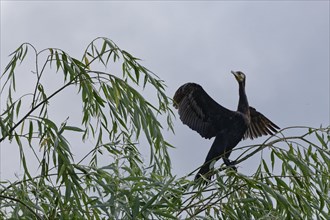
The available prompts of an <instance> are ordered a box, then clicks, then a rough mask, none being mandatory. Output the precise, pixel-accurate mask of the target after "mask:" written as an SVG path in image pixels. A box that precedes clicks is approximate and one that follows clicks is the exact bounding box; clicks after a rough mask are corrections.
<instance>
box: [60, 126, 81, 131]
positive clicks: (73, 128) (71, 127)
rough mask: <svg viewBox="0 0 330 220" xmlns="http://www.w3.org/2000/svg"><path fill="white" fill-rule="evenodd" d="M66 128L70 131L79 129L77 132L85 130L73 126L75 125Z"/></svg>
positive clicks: (65, 128)
mask: <svg viewBox="0 0 330 220" xmlns="http://www.w3.org/2000/svg"><path fill="white" fill-rule="evenodd" d="M64 130H68V131H77V132H84V130H83V129H81V128H78V127H73V126H65V127H64Z"/></svg>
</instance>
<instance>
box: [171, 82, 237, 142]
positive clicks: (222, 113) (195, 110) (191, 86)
mask: <svg viewBox="0 0 330 220" xmlns="http://www.w3.org/2000/svg"><path fill="white" fill-rule="evenodd" d="M173 101H174V103H173V105H174V107H175V108H177V109H178V111H179V115H180V119H181V121H182V122H183V123H184V124H186V125H188V126H189V127H190V128H191V129H192V130H195V131H197V132H198V133H199V134H200V135H201V136H202V137H204V138H212V137H214V136H215V135H216V134H217V133H218V132H219V131H220V130H221V129H222V128H225V127H226V123H228V120H229V119H230V118H233V117H234V116H235V115H236V114H235V112H233V111H230V110H228V109H226V108H224V107H222V106H221V105H219V104H218V103H217V102H216V101H214V100H213V99H212V98H211V97H210V96H209V95H208V94H207V93H206V92H205V91H204V89H203V88H202V87H201V86H200V85H198V84H196V83H186V84H184V85H182V86H181V87H180V88H179V89H178V90H177V91H176V92H175V95H174V97H173Z"/></svg>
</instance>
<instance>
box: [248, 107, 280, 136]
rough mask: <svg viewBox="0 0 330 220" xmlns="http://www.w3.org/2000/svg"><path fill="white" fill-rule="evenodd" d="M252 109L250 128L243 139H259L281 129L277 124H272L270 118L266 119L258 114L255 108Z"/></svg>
mask: <svg viewBox="0 0 330 220" xmlns="http://www.w3.org/2000/svg"><path fill="white" fill-rule="evenodd" d="M249 108H250V120H251V121H250V126H249V127H248V129H247V130H246V132H245V134H244V136H243V139H247V138H251V139H254V138H257V137H260V136H262V135H268V134H270V135H272V134H274V133H276V132H277V130H278V129H280V128H279V127H278V126H277V125H276V124H274V123H273V122H271V121H270V120H269V119H268V118H266V117H265V116H264V115H263V114H261V113H260V112H258V111H257V110H256V109H255V108H253V107H251V106H250V107H249Z"/></svg>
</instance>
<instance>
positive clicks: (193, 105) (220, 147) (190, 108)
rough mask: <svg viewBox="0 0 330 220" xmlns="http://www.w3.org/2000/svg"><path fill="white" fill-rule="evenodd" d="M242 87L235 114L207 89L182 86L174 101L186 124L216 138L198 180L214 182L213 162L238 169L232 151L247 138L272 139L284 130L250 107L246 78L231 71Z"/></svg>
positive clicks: (198, 86)
mask: <svg viewBox="0 0 330 220" xmlns="http://www.w3.org/2000/svg"><path fill="white" fill-rule="evenodd" d="M231 73H232V74H234V76H235V78H236V80H237V82H238V85H239V102H238V108H237V111H231V110H229V109H227V108H225V107H223V106H221V105H220V104H218V103H217V102H216V101H214V100H213V99H212V98H211V97H210V96H209V95H208V94H207V93H206V92H205V91H204V89H203V88H202V87H201V86H200V85H198V84H196V83H186V84H184V85H182V86H181V87H180V88H179V89H178V90H177V91H176V92H175V95H174V97H173V103H174V104H173V105H174V107H175V108H177V109H178V111H179V115H180V119H181V121H182V122H183V124H186V125H188V126H189V127H190V128H191V129H193V130H195V131H197V132H198V133H199V134H200V135H201V136H202V137H204V138H207V139H210V138H212V137H215V139H214V142H213V144H212V146H211V149H210V151H209V153H208V154H207V157H206V159H205V162H204V164H203V166H202V167H201V168H200V170H199V171H198V173H197V175H196V177H195V180H197V179H199V178H200V176H201V175H203V176H204V177H205V178H207V179H209V180H210V179H211V176H212V174H210V173H209V171H210V170H211V169H213V168H212V167H210V165H212V164H213V163H212V162H213V161H217V160H219V159H220V158H223V161H224V163H225V164H226V165H227V166H229V167H234V165H235V163H234V162H233V161H230V160H229V156H230V153H231V151H232V149H233V148H234V147H235V146H236V145H237V144H238V143H239V142H240V141H241V140H242V139H246V138H251V139H253V138H257V137H260V136H262V135H268V134H270V135H272V134H273V133H276V132H277V129H280V128H279V127H278V126H277V125H276V124H274V123H273V122H271V121H270V120H269V119H268V118H266V117H265V116H264V115H263V114H261V113H260V112H258V111H257V110H256V109H255V108H253V107H251V106H249V103H248V100H247V97H246V93H245V78H246V77H245V74H244V73H242V72H241V71H236V72H234V71H231Z"/></svg>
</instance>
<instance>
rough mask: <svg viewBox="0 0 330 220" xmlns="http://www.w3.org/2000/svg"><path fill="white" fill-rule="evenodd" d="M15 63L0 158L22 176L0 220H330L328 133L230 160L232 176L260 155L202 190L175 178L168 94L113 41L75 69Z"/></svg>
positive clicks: (40, 57)
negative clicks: (9, 157) (10, 156)
mask: <svg viewBox="0 0 330 220" xmlns="http://www.w3.org/2000/svg"><path fill="white" fill-rule="evenodd" d="M10 56H11V60H10V61H9V63H8V65H7V66H6V67H5V69H4V70H3V74H2V75H1V82H2V84H1V98H2V99H1V104H2V105H1V114H0V129H1V132H0V133H1V137H0V143H1V146H0V150H2V148H9V147H10V148H17V149H18V152H19V155H17V157H18V158H19V161H20V164H21V167H22V175H20V176H18V177H17V179H14V180H13V179H11V180H4V179H1V182H0V219H6V218H13V219H19V218H24V219H178V218H187V219H189V218H192V219H198V218H201V219H203V218H217V219H219V218H220V219H221V218H223V219H262V218H264V219H269V218H272V219H283V218H287V219H299V218H301V219H310V218H319V219H329V218H330V216H329V209H330V207H329V203H330V199H329V189H330V183H329V179H330V177H329V169H330V153H329V127H327V128H318V129H314V128H288V129H283V130H282V131H281V133H279V134H277V135H276V136H273V137H270V138H269V139H268V140H266V141H265V142H264V143H261V144H258V145H254V146H246V147H241V148H237V149H236V150H240V151H241V152H242V154H241V156H240V157H239V158H237V163H238V164H239V163H241V162H243V161H244V160H246V159H248V158H250V157H251V156H252V155H255V154H257V153H260V152H262V151H264V150H265V149H267V151H265V153H264V154H262V155H263V156H262V157H261V159H260V165H259V166H258V167H256V168H255V172H254V174H253V175H250V176H247V175H244V174H242V173H240V172H233V171H229V170H226V169H224V168H223V167H219V170H218V172H217V173H216V177H215V178H214V179H213V180H212V181H211V182H210V183H209V184H208V185H202V184H200V183H198V182H197V183H196V182H193V181H191V179H192V176H190V175H187V176H184V177H175V176H173V175H172V174H171V164H170V158H169V155H168V148H169V147H171V145H170V144H169V143H168V142H167V141H166V140H165V139H164V137H163V132H164V130H163V129H165V128H169V129H170V130H172V131H173V126H172V117H173V113H172V111H171V108H170V104H171V101H170V99H169V98H168V96H167V94H166V91H165V88H166V87H165V84H164V82H163V81H162V80H161V79H160V78H159V77H157V76H156V75H155V74H154V73H152V72H151V71H150V70H148V69H147V68H145V67H144V66H142V65H141V64H140V61H139V59H138V58H136V57H134V56H133V55H131V54H130V53H128V52H127V51H125V50H122V49H120V48H119V47H118V46H117V45H116V44H115V43H114V42H113V41H111V40H110V39H107V38H97V39H95V40H93V41H92V42H91V43H90V44H89V45H88V46H87V48H86V50H84V52H83V54H82V56H81V59H80V58H75V57H73V56H70V55H69V54H68V53H66V52H65V51H63V50H61V49H58V48H47V49H44V50H41V51H38V50H37V49H36V48H35V47H34V46H33V45H31V44H29V43H24V44H22V45H21V46H19V47H18V48H17V49H16V50H15V51H14V52H13V53H12V54H11V55H10ZM28 58H29V59H28ZM29 61H30V62H29ZM31 62H32V63H33V65H32V67H31V66H30V67H29V68H30V69H31V72H23V73H21V72H20V71H19V70H20V65H19V64H22V63H28V64H29V63H31ZM27 76H28V77H29V78H26V77H27ZM22 79H23V80H22ZM26 79H28V80H26ZM54 79H56V80H57V83H54V82H53V81H52V80H54ZM58 82H60V83H58ZM22 88H24V89H22ZM25 90H28V91H25ZM61 95H62V96H61ZM58 97H59V99H61V100H62V99H63V101H62V102H61V106H57V105H59V103H58V99H57V98H58ZM5 98H6V99H5ZM71 103H75V105H73V106H72V105H70V104H71ZM69 106H70V107H69ZM56 107H57V108H56ZM54 108H55V109H56V111H54ZM69 108H70V109H69ZM72 108H73V109H72ZM58 109H60V112H59V110H58ZM72 110H74V111H73V112H75V113H74V115H73V116H72V115H70V114H69V112H71V113H72ZM66 114H67V115H66ZM58 115H61V117H58ZM63 117H64V119H63V120H62V121H61V120H60V118H63ZM72 118H75V119H77V118H78V121H77V120H73V119H72ZM160 122H163V124H161V123H160ZM299 129H300V130H299ZM288 130H289V131H292V130H299V133H300V134H301V135H297V136H287V135H286V132H287V131H288ZM86 148H87V149H88V152H87V153H86V154H85V155H83V156H82V157H80V158H78V157H77V152H80V151H81V149H86ZM242 149H243V150H242ZM142 152H144V153H142ZM145 152H147V154H148V157H147V156H146V153H145ZM265 155H268V157H267V158H266V156H265ZM5 156H6V155H3V154H1V157H5ZM278 168H280V169H278ZM1 169H6V172H10V169H8V168H7V167H6V164H3V163H2V167H1ZM1 171H2V170H1ZM187 173H188V172H187Z"/></svg>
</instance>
